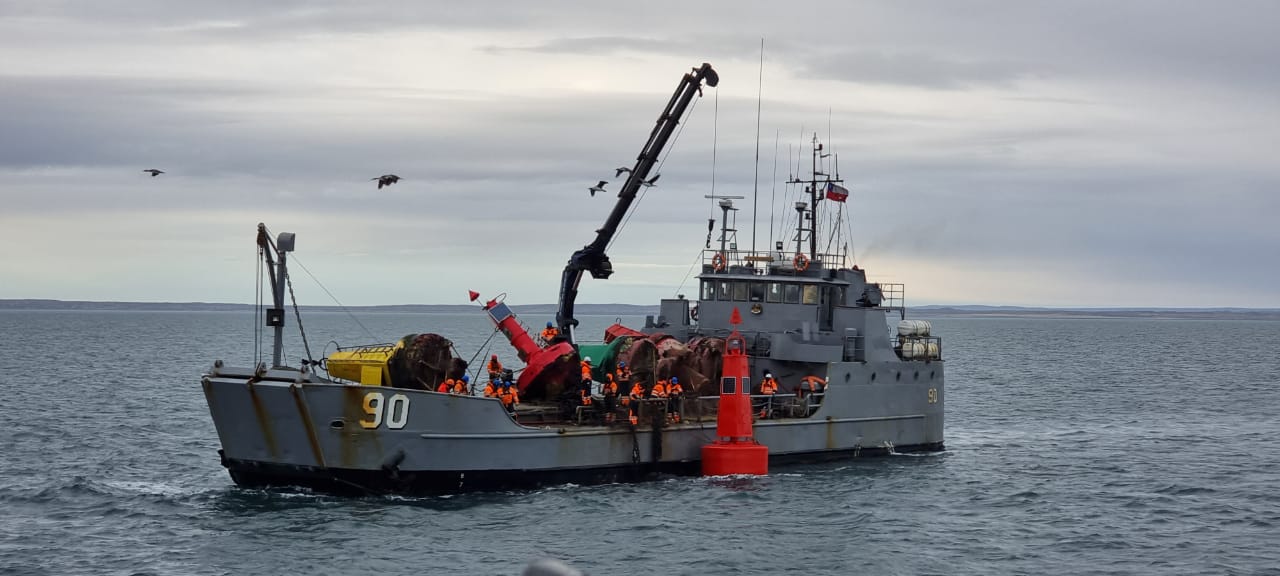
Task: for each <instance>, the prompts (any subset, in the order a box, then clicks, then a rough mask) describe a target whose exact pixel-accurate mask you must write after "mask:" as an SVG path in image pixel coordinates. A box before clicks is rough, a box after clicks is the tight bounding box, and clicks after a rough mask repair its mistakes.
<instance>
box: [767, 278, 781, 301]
mask: <svg viewBox="0 0 1280 576" xmlns="http://www.w3.org/2000/svg"><path fill="white" fill-rule="evenodd" d="M768 288H769V289H768V291H767V292H765V297H764V301H765V302H781V301H782V285H781V284H779V283H777V282H771V283H770V284H769V287H768Z"/></svg>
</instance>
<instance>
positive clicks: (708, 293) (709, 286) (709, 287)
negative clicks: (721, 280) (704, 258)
mask: <svg viewBox="0 0 1280 576" xmlns="http://www.w3.org/2000/svg"><path fill="white" fill-rule="evenodd" d="M702 299H703V300H715V299H716V286H715V284H713V283H712V282H711V281H710V280H703V281H702Z"/></svg>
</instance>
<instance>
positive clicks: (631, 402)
mask: <svg viewBox="0 0 1280 576" xmlns="http://www.w3.org/2000/svg"><path fill="white" fill-rule="evenodd" d="M642 401H644V385H643V384H641V383H640V382H639V381H636V383H635V384H633V385H632V386H631V395H630V396H628V397H627V415H628V416H629V417H630V418H631V425H632V426H635V425H636V423H637V422H638V420H637V418H636V411H637V410H639V409H640V402H642Z"/></svg>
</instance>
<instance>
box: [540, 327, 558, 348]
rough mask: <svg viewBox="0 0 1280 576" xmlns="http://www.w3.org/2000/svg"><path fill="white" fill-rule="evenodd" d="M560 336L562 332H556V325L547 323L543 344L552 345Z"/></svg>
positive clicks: (543, 332) (543, 334)
mask: <svg viewBox="0 0 1280 576" xmlns="http://www.w3.org/2000/svg"><path fill="white" fill-rule="evenodd" d="M559 335H560V331H559V330H556V325H555V324H552V323H550V322H547V327H546V328H544V329H543V330H542V342H543V343H544V344H550V343H551V341H552V340H554V339H555V337H556V336H559Z"/></svg>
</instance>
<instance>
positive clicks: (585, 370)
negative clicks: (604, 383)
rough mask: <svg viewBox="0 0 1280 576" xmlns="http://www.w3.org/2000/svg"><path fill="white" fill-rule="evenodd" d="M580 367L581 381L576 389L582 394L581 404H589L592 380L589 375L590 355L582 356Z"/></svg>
mask: <svg viewBox="0 0 1280 576" xmlns="http://www.w3.org/2000/svg"><path fill="white" fill-rule="evenodd" d="M580 367H581V368H582V383H581V385H580V386H579V388H578V390H579V392H580V393H581V394H582V405H583V406H590V405H591V383H592V382H593V381H594V378H593V377H592V376H591V357H590V356H586V357H583V359H582V363H581V365H580Z"/></svg>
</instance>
